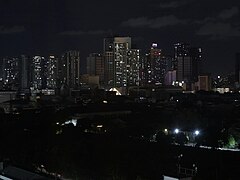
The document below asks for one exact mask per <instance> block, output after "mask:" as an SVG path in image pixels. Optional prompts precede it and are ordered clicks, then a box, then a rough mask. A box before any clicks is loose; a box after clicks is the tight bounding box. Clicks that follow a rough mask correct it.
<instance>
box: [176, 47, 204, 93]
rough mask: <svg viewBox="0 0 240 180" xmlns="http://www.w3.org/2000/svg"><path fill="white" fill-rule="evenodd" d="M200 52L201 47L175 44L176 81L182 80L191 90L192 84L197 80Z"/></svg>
mask: <svg viewBox="0 0 240 180" xmlns="http://www.w3.org/2000/svg"><path fill="white" fill-rule="evenodd" d="M201 53H202V49H201V48H193V47H190V45H189V44H186V43H177V44H175V62H176V63H177V68H176V69H177V81H179V82H181V81H184V82H185V83H186V85H187V89H188V90H192V84H193V83H195V82H197V81H198V75H199V74H200V63H201Z"/></svg>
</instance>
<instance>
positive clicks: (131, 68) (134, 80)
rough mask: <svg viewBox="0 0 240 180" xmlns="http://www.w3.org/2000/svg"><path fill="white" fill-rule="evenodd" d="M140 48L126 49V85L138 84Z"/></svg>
mask: <svg viewBox="0 0 240 180" xmlns="http://www.w3.org/2000/svg"><path fill="white" fill-rule="evenodd" d="M139 70H140V50H139V49H131V50H129V51H128V61H127V85H128V86H139V84H140V72H139Z"/></svg>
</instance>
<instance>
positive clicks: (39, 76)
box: [31, 56, 45, 90]
mask: <svg viewBox="0 0 240 180" xmlns="http://www.w3.org/2000/svg"><path fill="white" fill-rule="evenodd" d="M44 64H45V58H44V57H41V56H34V57H33V60H32V68H31V87H32V90H41V89H44V88H45V76H44V70H45V67H44Z"/></svg>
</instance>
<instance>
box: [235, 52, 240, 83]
mask: <svg viewBox="0 0 240 180" xmlns="http://www.w3.org/2000/svg"><path fill="white" fill-rule="evenodd" d="M235 82H236V83H237V84H238V86H239V84H240V83H239V82H240V53H237V54H236V62H235Z"/></svg>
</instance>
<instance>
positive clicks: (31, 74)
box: [0, 37, 210, 94]
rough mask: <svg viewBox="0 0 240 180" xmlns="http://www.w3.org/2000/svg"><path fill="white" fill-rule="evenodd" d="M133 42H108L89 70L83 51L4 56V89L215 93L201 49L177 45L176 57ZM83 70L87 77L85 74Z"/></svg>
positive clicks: (0, 80)
mask: <svg viewBox="0 0 240 180" xmlns="http://www.w3.org/2000/svg"><path fill="white" fill-rule="evenodd" d="M132 44H133V43H132V39H131V37H111V38H105V39H104V41H103V52H101V53H91V54H89V56H88V57H87V59H86V60H87V63H86V67H80V62H81V61H82V59H80V52H79V51H68V52H66V53H64V54H63V55H62V56H54V55H51V56H48V57H42V56H33V57H29V56H25V55H22V56H20V57H4V58H3V60H2V61H1V64H0V90H20V91H22V92H24V91H29V90H30V91H31V93H38V92H42V93H44V94H58V93H62V92H71V91H72V90H78V89H81V88H82V87H84V86H86V85H96V86H97V87H100V88H104V89H108V90H109V89H112V88H114V89H117V90H118V91H119V92H120V93H121V94H128V90H129V88H130V87H139V86H140V87H149V86H159V87H160V86H161V87H162V86H170V85H171V86H172V85H173V86H181V87H183V88H184V89H185V90H189V91H194V90H201V89H202V90H209V89H210V80H209V76H208V75H206V76H203V75H202V74H201V63H202V49H201V48H199V47H191V46H190V45H189V44H186V43H177V44H175V45H174V55H172V56H169V55H166V54H165V53H164V52H163V51H162V49H160V48H159V47H158V45H157V44H156V43H153V44H152V45H151V46H150V47H149V49H148V50H147V51H143V50H141V49H137V48H135V47H134V46H133V45H132ZM81 64H83V63H81ZM84 68H86V70H87V74H83V73H82V69H84Z"/></svg>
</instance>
